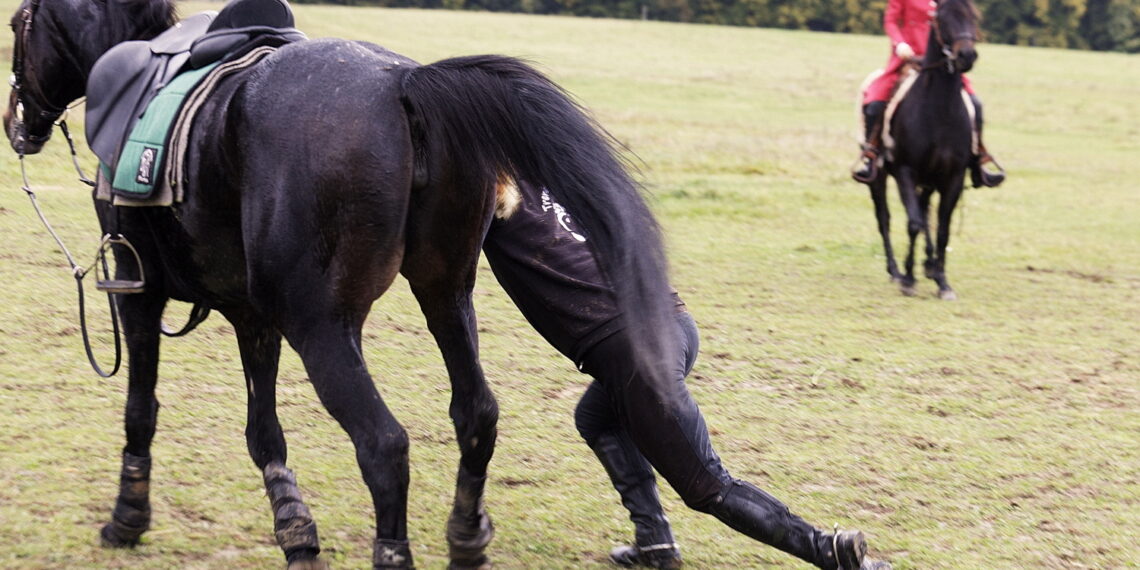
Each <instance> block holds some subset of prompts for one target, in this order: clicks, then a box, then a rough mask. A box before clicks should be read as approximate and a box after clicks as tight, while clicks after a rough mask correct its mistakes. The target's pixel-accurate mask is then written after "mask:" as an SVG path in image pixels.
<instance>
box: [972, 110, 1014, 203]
mask: <svg viewBox="0 0 1140 570" xmlns="http://www.w3.org/2000/svg"><path fill="white" fill-rule="evenodd" d="M970 101H972V102H973V103H974V128H975V129H976V130H977V131H978V154H976V155H974V156H973V157H972V158H971V159H970V181H971V182H973V183H974V188H979V187H982V186H985V187H987V188H996V187H997V186H999V185H1001V183H1002V182H1004V181H1005V171H1004V170H1002V168H1001V165H999V164H998V163H997V161H996V160H994V157H992V156H990V153H989V151H987V150H986V145H985V143H983V142H982V101H981V99H978V96H977V95H970ZM987 164H992V165H994V167H995V168H997V171H996V172H988V171H987V170H986V169H985V166H986V165H987Z"/></svg>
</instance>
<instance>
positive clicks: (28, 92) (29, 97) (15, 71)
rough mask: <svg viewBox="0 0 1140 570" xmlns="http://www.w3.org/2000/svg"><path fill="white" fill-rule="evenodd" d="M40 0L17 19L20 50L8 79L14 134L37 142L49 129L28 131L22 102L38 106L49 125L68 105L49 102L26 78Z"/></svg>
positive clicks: (45, 137)
mask: <svg viewBox="0 0 1140 570" xmlns="http://www.w3.org/2000/svg"><path fill="white" fill-rule="evenodd" d="M40 2H41V0H29V2H28V5H27V6H25V7H24V9H23V10H22V11H21V15H20V19H21V21H22V22H23V28H22V30H21V31H22V33H21V34H20V38H19V44H20V46H19V47H20V49H19V51H18V53H17V56H16V57H14V58H13V60H12V75H11V76H10V77H9V78H8V84H9V85H10V86H11V87H12V91H13V92H14V93H15V96H16V108H15V109H14V110H13V119H14V120H15V122H16V125H17V127H18V128H19V129H20V132H18V133H16V134H17V135H19V136H20V137H21V138H23V139H24V140H25V141H27V142H30V143H33V144H37V145H42V144H44V143H46V142H47V140H48V139H49V138H50V137H51V131H50V130H49V131H48V134H46V135H42V136H37V135H33V134H31V133H29V132H28V129H27V123H25V122H24V109H25V108H26V107H28V105H26V104H25V102H27V103H32V104H33V105H34V107H35V108H36V109H39V117H40V119H41V120H42V121H43V122H45V123H48V124H52V123H55V122H56V121H59V120H60V119H61V118H62V117H63V116H64V115H65V114H66V113H67V110H68V107H67V106H59V105H55V104H53V103H52V102H50V101H48V100H47V98H46V97H44V94H43V92H42V91H40V90H39V89H38V87H37V88H36V89H31V88H29V85H28V81H27V77H26V69H27V65H26V62H25V61H24V60H25V59H26V58H27V56H28V48H29V46H30V44H31V37H32V25H33V23H34V22H35V19H36V12H38V11H39V7H40ZM65 128H66V127H65ZM21 152H22V151H21Z"/></svg>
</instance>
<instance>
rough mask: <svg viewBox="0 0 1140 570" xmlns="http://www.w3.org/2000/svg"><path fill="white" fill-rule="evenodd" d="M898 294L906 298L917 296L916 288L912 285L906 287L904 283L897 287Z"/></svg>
mask: <svg viewBox="0 0 1140 570" xmlns="http://www.w3.org/2000/svg"><path fill="white" fill-rule="evenodd" d="M899 292H901V293H902V294H903V295H906V296H907V297H913V296H915V295H917V294H918V288H917V287H915V286H914V284H910V285H907V284H905V283H903V284H901V285H899Z"/></svg>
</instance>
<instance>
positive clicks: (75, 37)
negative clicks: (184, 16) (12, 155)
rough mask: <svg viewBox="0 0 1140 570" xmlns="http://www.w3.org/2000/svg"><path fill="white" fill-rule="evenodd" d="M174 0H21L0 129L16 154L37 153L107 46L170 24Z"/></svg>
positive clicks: (80, 92)
mask: <svg viewBox="0 0 1140 570" xmlns="http://www.w3.org/2000/svg"><path fill="white" fill-rule="evenodd" d="M174 18H175V13H174V2H173V0H157V1H156V0H115V1H96V0H65V1H62V2H49V3H43V2H42V1H41V0H23V2H22V3H21V4H20V7H19V8H18V9H17V10H16V13H15V14H14V15H13V16H12V21H11V26H12V32H13V33H14V34H15V42H14V44H13V49H12V76H11V78H10V79H9V81H8V83H9V85H10V86H11V87H12V92H11V93H10V94H9V96H8V108H7V110H5V111H4V132H5V133H7V135H8V140H9V142H10V143H11V144H12V148H13V149H14V150H15V151H16V152H17V153H20V154H35V153H37V152H39V151H40V150H41V149H42V148H43V146H44V144H45V143H47V141H48V139H50V138H51V131H52V126H53V125H54V124H55V122H56V121H58V120H59V119H60V118H61V117H63V115H64V113H65V112H66V111H67V106H68V105H69V104H70V103H71V102H72V101H75V100H76V99H79V98H80V97H82V96H83V93H84V91H85V89H86V86H87V74H88V73H89V72H90V71H91V67H92V66H93V65H94V64H95V60H96V59H98V58H99V56H100V55H102V54H103V53H104V52H105V51H107V50H108V49H110V48H111V46H113V45H115V44H116V43H119V42H121V41H125V40H128V39H146V38H148V37H153V36H155V35H157V34H158V33H159V32H161V31H162V30H164V29H166V28H168V27H169V26H170V25H172V24H173V22H174Z"/></svg>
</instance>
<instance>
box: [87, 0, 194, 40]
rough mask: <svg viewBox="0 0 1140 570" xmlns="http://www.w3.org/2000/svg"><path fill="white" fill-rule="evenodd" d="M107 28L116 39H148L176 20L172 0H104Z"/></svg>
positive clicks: (173, 0)
mask: <svg viewBox="0 0 1140 570" xmlns="http://www.w3.org/2000/svg"><path fill="white" fill-rule="evenodd" d="M105 3H106V15H107V25H106V29H107V30H108V32H109V33H110V34H111V37H112V38H113V39H114V40H116V41H126V40H149V39H151V38H153V37H155V36H157V35H158V34H160V33H162V32H163V31H165V30H166V29H167V28H170V27H171V26H173V25H174V24H175V23H177V22H178V7H177V6H176V4H175V0H105Z"/></svg>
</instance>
